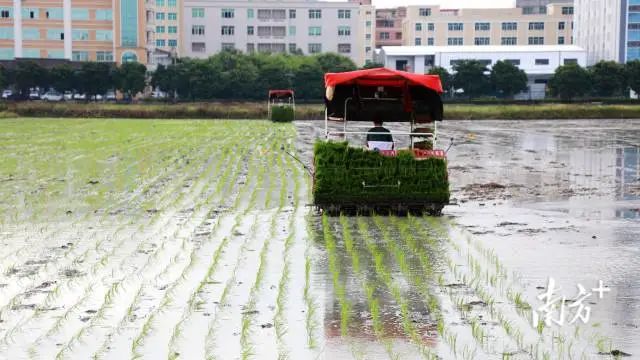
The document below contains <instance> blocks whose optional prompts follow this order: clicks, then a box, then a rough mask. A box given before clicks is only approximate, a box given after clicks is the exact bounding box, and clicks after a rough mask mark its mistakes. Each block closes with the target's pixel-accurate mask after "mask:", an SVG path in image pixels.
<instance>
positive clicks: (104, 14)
mask: <svg viewBox="0 0 640 360" xmlns="http://www.w3.org/2000/svg"><path fill="white" fill-rule="evenodd" d="M51 10H53V9H49V10H48V12H50V11H51ZM59 10H60V19H62V17H63V16H62V9H59ZM96 20H98V21H111V20H113V10H111V9H97V10H96ZM111 57H112V59H111V61H113V53H112V54H111Z"/></svg>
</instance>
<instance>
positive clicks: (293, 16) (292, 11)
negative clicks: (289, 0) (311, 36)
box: [289, 9, 296, 19]
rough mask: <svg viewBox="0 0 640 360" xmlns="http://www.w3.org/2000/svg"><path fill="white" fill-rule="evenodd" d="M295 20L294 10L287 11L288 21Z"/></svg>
mask: <svg viewBox="0 0 640 360" xmlns="http://www.w3.org/2000/svg"><path fill="white" fill-rule="evenodd" d="M295 18H296V10H295V9H291V10H289V19H295Z"/></svg>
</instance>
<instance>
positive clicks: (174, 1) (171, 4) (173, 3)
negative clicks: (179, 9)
mask: <svg viewBox="0 0 640 360" xmlns="http://www.w3.org/2000/svg"><path fill="white" fill-rule="evenodd" d="M167 6H169V7H170V8H174V7H176V6H178V1H177V0H167Z"/></svg>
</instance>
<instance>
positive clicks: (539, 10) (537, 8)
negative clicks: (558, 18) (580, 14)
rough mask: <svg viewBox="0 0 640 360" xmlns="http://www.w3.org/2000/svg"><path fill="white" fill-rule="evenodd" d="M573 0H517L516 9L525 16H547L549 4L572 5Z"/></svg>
mask: <svg viewBox="0 0 640 360" xmlns="http://www.w3.org/2000/svg"><path fill="white" fill-rule="evenodd" d="M572 3H573V0H516V7H517V8H521V9H522V12H523V13H525V14H546V13H547V5H549V4H572Z"/></svg>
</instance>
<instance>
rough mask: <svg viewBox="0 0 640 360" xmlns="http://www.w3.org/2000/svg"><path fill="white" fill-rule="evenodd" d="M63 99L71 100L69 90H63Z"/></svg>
mask: <svg viewBox="0 0 640 360" xmlns="http://www.w3.org/2000/svg"><path fill="white" fill-rule="evenodd" d="M64 100H65V101H69V100H73V93H72V92H71V91H65V92H64Z"/></svg>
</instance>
